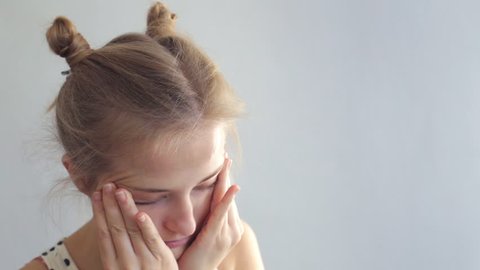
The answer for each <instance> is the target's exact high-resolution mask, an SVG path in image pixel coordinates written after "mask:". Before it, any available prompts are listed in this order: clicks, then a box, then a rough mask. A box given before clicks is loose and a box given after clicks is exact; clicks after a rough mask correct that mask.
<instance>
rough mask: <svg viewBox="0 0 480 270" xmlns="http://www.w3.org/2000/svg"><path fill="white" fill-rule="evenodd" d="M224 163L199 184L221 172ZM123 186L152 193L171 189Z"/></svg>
mask: <svg viewBox="0 0 480 270" xmlns="http://www.w3.org/2000/svg"><path fill="white" fill-rule="evenodd" d="M223 165H224V164H223V163H222V165H221V166H220V167H219V168H218V169H216V170H215V171H214V172H213V173H211V174H209V175H208V176H207V177H205V178H203V179H202V180H200V181H198V184H197V185H199V184H201V183H203V182H205V181H207V180H209V179H210V178H212V177H214V176H215V175H217V174H219V173H220V171H221V170H222V168H223ZM123 188H126V189H128V190H130V191H140V192H150V193H158V192H168V191H169V190H168V189H157V188H139V187H123Z"/></svg>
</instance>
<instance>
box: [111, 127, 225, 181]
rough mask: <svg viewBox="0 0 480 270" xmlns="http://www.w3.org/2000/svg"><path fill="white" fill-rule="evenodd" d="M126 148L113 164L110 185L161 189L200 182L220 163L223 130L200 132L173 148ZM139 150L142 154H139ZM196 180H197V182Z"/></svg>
mask: <svg viewBox="0 0 480 270" xmlns="http://www.w3.org/2000/svg"><path fill="white" fill-rule="evenodd" d="M146 145H147V147H141V148H136V147H135V146H133V145H132V146H131V147H129V148H130V149H129V151H128V154H127V155H124V156H123V157H122V158H119V159H117V160H116V161H115V163H114V166H113V168H114V173H113V175H112V177H111V179H112V180H113V181H115V180H116V179H120V180H119V181H118V183H119V184H123V185H135V186H138V185H141V186H142V185H143V186H147V185H149V186H152V185H163V186H162V188H163V187H165V186H164V185H166V184H171V183H184V182H185V181H186V179H190V180H192V181H196V180H200V178H201V177H204V176H207V175H208V174H209V173H212V172H213V171H214V170H215V169H217V168H218V167H219V165H221V164H222V163H223V160H224V153H225V130H224V128H222V127H221V126H215V127H211V128H206V129H202V131H200V132H197V133H196V134H192V135H191V136H189V137H188V138H187V139H186V140H183V141H182V142H181V143H179V144H178V145H177V146H176V147H175V148H170V147H162V146H161V145H156V144H152V145H151V148H149V147H148V144H146ZM140 149H142V150H140ZM197 178H198V179H197Z"/></svg>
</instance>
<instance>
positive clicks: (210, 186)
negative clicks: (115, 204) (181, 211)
mask: <svg viewBox="0 0 480 270" xmlns="http://www.w3.org/2000/svg"><path fill="white" fill-rule="evenodd" d="M216 183H217V181H215V182H213V183H212V184H210V185H208V186H203V187H196V188H194V189H195V190H197V191H207V190H210V189H212V188H214V187H215V184H216ZM165 199H168V195H163V196H161V197H160V198H159V199H157V200H155V201H151V202H137V201H135V204H136V205H151V204H155V203H158V202H161V201H163V200H165Z"/></svg>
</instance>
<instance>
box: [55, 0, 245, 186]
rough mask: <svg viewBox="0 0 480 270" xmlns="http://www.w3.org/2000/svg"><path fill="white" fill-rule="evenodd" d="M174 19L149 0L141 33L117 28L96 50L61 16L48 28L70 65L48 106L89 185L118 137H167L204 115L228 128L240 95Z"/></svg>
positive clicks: (201, 122)
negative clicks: (117, 33)
mask: <svg viewBox="0 0 480 270" xmlns="http://www.w3.org/2000/svg"><path fill="white" fill-rule="evenodd" d="M175 20H176V15H175V14H173V13H170V11H169V10H168V9H167V8H166V7H165V6H164V5H163V4H161V3H155V4H154V5H153V6H152V7H151V8H150V10H149V12H148V17H147V30H146V34H139V33H129V34H124V35H121V36H118V37H116V38H114V39H113V40H112V41H110V42H109V43H107V44H106V45H105V46H103V47H102V48H99V49H95V50H93V49H91V48H90V46H89V44H88V43H87V41H86V40H85V39H84V38H83V36H82V35H81V34H80V33H78V32H77V30H76V28H75V26H74V25H73V24H72V22H70V21H69V20H68V19H67V18H65V17H57V18H56V19H55V21H54V22H53V24H52V26H51V27H50V28H49V29H48V31H47V33H46V37H47V40H48V43H49V45H50V48H51V49H52V51H53V52H55V53H56V54H58V55H59V56H61V57H64V58H66V61H67V63H68V64H69V66H70V69H71V72H70V74H69V75H68V76H67V77H66V81H65V83H64V84H63V86H62V87H61V89H60V92H59V94H58V96H57V97H56V99H55V101H54V102H53V104H52V105H51V106H50V110H54V111H55V116H56V127H57V131H58V138H59V140H60V143H61V144H62V146H63V148H64V149H65V152H66V154H67V155H68V156H69V157H70V158H71V161H72V163H73V165H74V167H75V176H76V177H79V178H81V179H83V181H84V183H83V184H84V185H85V187H86V189H87V190H88V191H92V189H93V188H95V185H96V181H97V177H98V176H99V175H100V174H102V173H105V172H108V170H109V169H111V166H112V161H113V159H114V157H115V154H118V153H117V152H118V151H117V150H118V149H120V148H122V146H123V145H131V144H132V143H138V142H143V141H152V140H155V139H157V140H158V138H160V137H162V138H163V139H166V138H167V137H168V138H171V140H172V141H173V139H172V138H182V134H183V135H185V134H192V133H193V132H195V131H197V130H199V129H201V128H202V127H205V125H207V124H208V123H221V124H226V125H227V126H228V127H229V128H230V130H234V129H235V124H234V120H235V119H236V118H238V117H239V116H240V115H241V113H242V110H243V103H242V102H241V101H240V100H239V98H238V97H237V96H236V95H235V93H234V91H233V90H232V88H231V87H230V86H229V85H228V83H227V82H226V81H225V79H224V77H223V76H222V74H221V73H220V71H219V70H218V68H217V66H216V65H215V64H214V63H213V62H212V61H211V60H210V59H209V58H208V57H207V55H206V54H204V53H203V52H202V51H201V50H200V49H199V48H198V47H197V46H196V45H195V44H194V43H193V42H192V41H190V40H189V39H187V38H185V37H182V36H180V35H179V34H177V33H176V32H175V29H174V28H175V27H174V24H175ZM183 137H184V138H186V136H183ZM114 153H115V154H114Z"/></svg>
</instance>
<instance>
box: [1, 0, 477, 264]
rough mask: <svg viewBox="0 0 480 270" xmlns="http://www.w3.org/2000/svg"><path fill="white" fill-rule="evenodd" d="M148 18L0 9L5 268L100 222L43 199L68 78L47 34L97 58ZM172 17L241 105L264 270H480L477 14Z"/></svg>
mask: <svg viewBox="0 0 480 270" xmlns="http://www.w3.org/2000/svg"><path fill="white" fill-rule="evenodd" d="M151 3H152V2H151V1H145V0H141V1H139V0H136V1H126V0H124V1H118V0H116V1H113V0H108V1H93V0H83V1H64V0H62V1H60V0H58V1H54V0H49V1H34V0H24V1H5V0H2V2H1V3H0V36H1V42H0V59H1V64H0V87H1V89H0V90H1V91H0V122H1V132H0V141H1V151H0V179H1V181H2V182H1V183H2V184H1V191H0V194H1V196H0V213H1V223H0V240H1V247H0V250H1V252H0V261H1V264H2V266H1V267H0V268H2V269H17V268H19V267H21V266H22V265H23V264H24V263H25V262H27V261H28V260H30V259H31V258H33V257H34V256H36V255H38V254H39V253H40V252H42V251H43V250H45V249H47V248H48V247H49V246H50V245H52V244H53V243H55V242H56V241H57V240H58V239H59V238H60V237H62V236H66V235H68V234H69V233H71V232H73V231H74V230H75V229H76V228H77V227H78V226H79V225H80V224H81V222H83V221H85V220H86V218H87V217H88V216H89V207H88V201H85V200H83V199H82V198H81V196H78V195H75V194H76V193H75V192H56V193H54V194H55V196H53V197H52V196H47V193H48V190H49V189H50V188H51V187H52V186H53V185H54V182H55V179H58V178H61V177H63V176H65V172H64V171H63V170H62V167H61V164H60V162H59V158H60V152H59V151H58V147H57V148H56V147H55V144H52V142H51V141H50V139H49V138H50V137H51V134H50V132H49V129H50V128H49V124H48V123H49V116H48V115H47V114H45V110H46V108H47V106H48V105H49V104H50V102H51V101H52V100H53V98H54V96H55V95H56V93H57V91H58V89H59V88H60V86H61V84H62V83H63V81H64V80H65V78H64V77H63V76H62V75H60V72H61V71H62V70H65V69H68V67H67V65H66V63H65V61H64V60H63V59H62V58H60V57H57V56H56V55H54V54H53V53H51V52H49V49H48V46H47V43H46V41H45V38H44V33H45V31H46V29H47V28H48V26H49V25H50V23H51V21H53V18H54V17H55V16H57V15H66V16H68V17H69V18H70V19H71V20H72V21H73V22H74V23H75V24H76V26H77V28H78V29H79V31H80V32H81V33H82V34H83V35H84V36H85V37H86V38H87V40H88V41H89V42H90V44H91V45H92V47H94V48H98V47H100V46H102V45H103V44H105V43H106V42H108V41H109V40H110V39H112V38H113V37H115V36H117V35H119V34H122V33H125V32H131V31H136V32H141V31H144V29H145V25H144V23H145V20H146V12H147V9H148V7H149V6H150V4H151ZM167 4H168V6H169V7H170V9H171V10H172V11H174V12H176V13H177V14H178V16H179V20H178V27H177V29H178V30H179V31H181V32H183V33H186V34H188V35H190V36H191V37H192V38H193V39H194V40H195V41H196V42H197V43H198V44H199V46H200V47H202V48H203V49H204V50H206V51H207V52H208V53H209V54H210V56H211V57H212V58H213V59H214V60H215V61H216V62H217V63H218V64H219V66H220V68H221V70H222V71H223V72H224V74H225V75H226V77H227V78H228V80H229V81H230V82H231V84H233V85H234V87H235V88H236V89H237V91H238V93H239V95H240V96H241V97H242V98H243V99H244V100H245V101H246V103H247V105H248V112H249V113H248V115H247V116H246V117H245V118H244V119H242V121H241V122H240V125H239V126H240V136H241V139H242V144H243V150H244V155H243V165H242V166H241V167H238V168H237V172H236V174H235V178H236V180H237V182H238V183H240V185H241V186H242V191H241V192H240V194H239V195H238V203H239V205H240V212H241V215H242V216H243V218H244V219H245V220H246V221H248V222H249V223H250V224H251V226H252V227H253V228H254V229H255V231H256V233H257V237H258V240H259V243H260V246H261V250H262V254H263V258H264V262H265V265H266V267H267V269H329V270H330V269H331V270H358V269H365V270H385V269H398V270H400V269H405V270H407V269H408V270H413V269H418V270H424V269H435V270H442V269H445V270H447V269H448V270H450V269H457V270H464V269H465V270H466V269H472V270H473V269H480V256H479V253H480V233H479V228H480V196H478V194H479V191H480V181H479V177H480V166H479V165H480V164H479V161H480V121H479V120H480V106H479V105H480V91H479V87H480V76H479V75H480V61H479V60H480V31H479V30H478V29H479V28H478V26H479V25H480V17H479V16H478V10H480V4H479V2H478V1H463V0H462V1H445V0H437V1H428V0H397V1H380V0H361V1H358V0H324V1H321V0H320V1H313V0H312V1H307V0H298V1H279V0H277V1H273V0H263V1H251V0H242V1H226V0H217V1H213V0H212V1H209V0H204V1H173V0H172V1H168V2H167ZM237 164H238V163H237ZM64 194H66V195H64ZM47 198H50V199H47ZM59 204H61V205H62V206H58V205H59Z"/></svg>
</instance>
